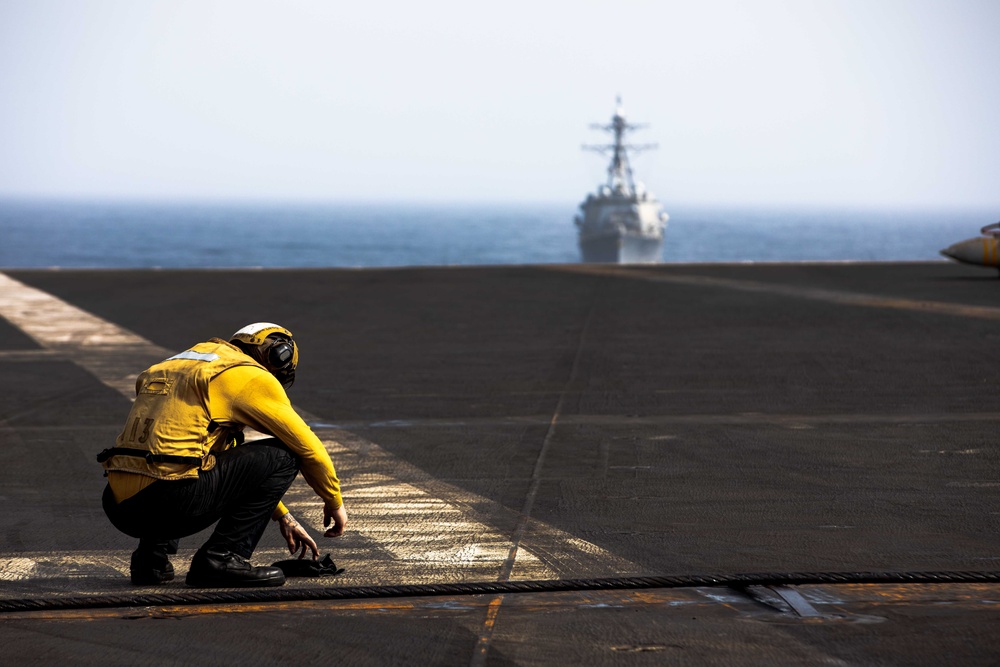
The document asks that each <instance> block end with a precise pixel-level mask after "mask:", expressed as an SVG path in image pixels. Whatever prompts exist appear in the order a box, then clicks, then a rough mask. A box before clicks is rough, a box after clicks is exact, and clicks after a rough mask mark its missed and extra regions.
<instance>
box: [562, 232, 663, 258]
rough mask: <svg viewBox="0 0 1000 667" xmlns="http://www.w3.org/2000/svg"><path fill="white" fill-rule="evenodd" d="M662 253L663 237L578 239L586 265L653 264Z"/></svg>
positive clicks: (612, 235) (620, 236) (611, 235)
mask: <svg viewBox="0 0 1000 667" xmlns="http://www.w3.org/2000/svg"><path fill="white" fill-rule="evenodd" d="M662 252H663V237H659V238H650V237H646V236H638V235H635V234H609V235H605V236H591V237H587V238H583V237H581V238H580V255H581V257H582V259H583V261H584V262H586V263H588V264H655V263H657V262H659V261H660V259H661V254H662Z"/></svg>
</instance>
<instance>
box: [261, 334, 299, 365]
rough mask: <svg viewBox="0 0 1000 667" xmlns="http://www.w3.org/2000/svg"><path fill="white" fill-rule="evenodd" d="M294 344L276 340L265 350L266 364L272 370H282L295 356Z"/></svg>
mask: <svg viewBox="0 0 1000 667" xmlns="http://www.w3.org/2000/svg"><path fill="white" fill-rule="evenodd" d="M293 345H294V343H291V342H289V341H287V340H281V339H278V340H277V341H276V342H275V343H274V344H272V345H271V346H270V347H268V348H267V363H268V365H270V366H271V367H272V368H282V367H283V366H284V365H285V364H287V363H288V362H290V361H291V360H292V357H293V356H295V348H294V347H293Z"/></svg>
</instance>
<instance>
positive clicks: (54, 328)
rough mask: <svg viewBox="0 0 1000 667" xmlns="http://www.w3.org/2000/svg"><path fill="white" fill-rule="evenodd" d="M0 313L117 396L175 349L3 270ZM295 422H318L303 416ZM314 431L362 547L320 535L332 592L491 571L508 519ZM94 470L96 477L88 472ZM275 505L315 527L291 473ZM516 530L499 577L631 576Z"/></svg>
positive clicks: (362, 444) (0, 561)
mask: <svg viewBox="0 0 1000 667" xmlns="http://www.w3.org/2000/svg"><path fill="white" fill-rule="evenodd" d="M0 316H2V317H3V318H5V319H6V320H8V321H9V322H11V324H13V325H15V326H16V327H18V328H19V329H21V330H22V331H24V332H25V333H26V334H28V335H29V336H31V337H32V338H33V339H34V340H35V341H37V342H38V344H39V345H40V346H42V348H44V349H46V350H50V351H53V352H56V353H58V354H59V355H61V356H63V357H65V358H67V359H68V360H70V361H72V362H74V363H76V364H77V365H79V366H81V367H82V368H84V369H85V370H87V371H89V372H90V373H92V374H93V375H94V376H95V377H96V378H97V379H98V380H100V381H101V382H102V383H104V384H105V385H107V386H109V387H112V388H114V389H116V390H117V391H119V392H120V393H121V394H122V395H123V396H126V397H128V398H129V399H131V398H132V396H133V395H134V393H135V388H134V387H135V378H136V375H137V374H138V372H139V371H141V370H143V369H145V368H146V367H148V366H149V365H150V364H152V363H155V362H157V361H159V360H162V359H164V358H166V357H168V356H170V355H171V354H173V353H175V352H176V350H167V349H165V348H163V347H160V346H158V345H155V344H154V343H152V342H150V341H148V340H146V339H145V338H142V337H141V336H139V335H137V334H135V333H133V332H131V331H127V330H125V329H123V328H121V327H118V326H117V325H115V324H113V323H111V322H108V321H106V320H103V319H101V318H99V317H97V316H95V315H93V314H91V313H88V312H86V311H83V310H81V309H79V308H77V307H75V306H73V305H71V304H69V303H66V302H65V301H62V300H61V299H58V298H56V297H55V296H53V295H51V294H48V293H46V292H43V291H41V290H38V289H35V288H33V287H30V286H28V285H25V284H23V283H21V282H19V281H17V280H14V279H12V278H10V277H9V276H6V275H5V274H3V273H0ZM0 361H3V360H2V359H0ZM300 412H301V411H300ZM303 415H304V417H305V418H307V419H309V420H316V421H318V420H317V419H316V418H315V417H314V416H313V415H308V414H306V413H303ZM316 431H317V435H320V437H321V440H322V441H323V443H324V445H326V447H327V449H328V450H329V451H330V454H331V456H332V458H333V460H334V461H335V462H336V464H337V467H338V470H339V472H340V473H341V477H342V478H343V479H344V480H345V497H346V499H347V507H348V512H349V516H350V521H351V523H350V525H349V530H350V531H351V532H353V533H355V534H356V535H360V536H361V537H363V538H364V540H365V541H367V542H365V543H364V544H359V545H357V546H355V547H353V548H347V547H344V546H342V545H343V543H344V541H338V542H330V541H326V540H321V548H322V549H323V550H324V551H325V550H328V549H331V548H332V549H333V550H334V556H335V560H337V562H338V564H341V565H345V566H347V568H348V572H347V573H346V574H345V575H342V576H341V577H339V578H338V579H337V584H338V585H361V584H366V583H367V584H370V583H372V579H373V578H374V579H377V580H379V581H390V582H392V583H396V584H418V583H429V582H439V581H441V580H443V579H446V580H447V581H449V582H456V581H483V580H491V579H496V578H497V577H498V576H499V575H500V572H501V568H502V567H504V564H505V561H506V560H507V558H508V556H509V554H510V550H511V541H512V537H513V536H512V535H510V534H508V533H506V532H504V531H501V530H498V529H497V528H495V527H494V524H495V523H497V522H498V521H502V522H503V523H507V524H511V525H513V524H514V523H515V521H516V518H517V516H516V515H517V513H516V512H514V511H512V510H509V509H507V508H504V507H503V506H501V505H500V504H499V503H497V502H495V501H493V500H490V499H489V498H484V497H482V496H478V495H475V494H473V493H470V492H468V491H465V490H464V489H461V488H460V487H457V486H455V485H452V484H449V483H447V482H445V481H442V480H438V479H435V478H433V477H431V476H430V475H428V474H427V473H425V472H423V471H422V470H420V469H419V468H417V467H416V466H413V465H411V464H409V463H406V462H405V461H403V460H401V459H399V458H397V457H396V456H394V455H393V454H391V453H389V452H388V451H386V450H385V449H383V448H382V447H380V446H379V445H378V444H376V443H374V442H371V441H369V440H365V439H364V438H361V437H359V436H357V435H355V434H353V433H350V432H348V431H344V430H341V429H329V428H327V429H316ZM95 465H96V464H95ZM95 474H98V470H97V468H96V467H95ZM286 501H287V504H288V505H289V507H290V509H291V510H292V511H293V512H294V513H295V514H296V515H298V516H300V517H301V518H303V519H306V520H308V521H309V523H310V525H312V526H313V527H314V528H316V529H317V530H319V529H320V527H321V525H322V505H321V504H320V503H319V501H318V499H317V498H316V496H315V494H314V493H313V491H312V490H311V489H310V488H309V487H308V485H307V484H306V483H305V482H304V481H303V480H302V479H301V477H300V478H299V479H298V480H297V481H296V483H295V484H294V485H293V486H292V488H291V489H290V490H289V492H288V494H287V495H286ZM523 532H524V536H525V539H524V540H523V541H522V543H521V544H520V549H519V550H518V558H517V561H516V563H514V564H513V571H512V573H511V578H518V579H552V578H558V577H559V576H560V572H559V570H564V571H570V572H572V574H573V576H575V577H589V576H609V575H614V574H622V575H625V574H634V573H638V572H641V571H642V568H640V567H639V566H638V565H636V564H634V563H632V562H630V561H627V560H625V559H622V558H619V557H617V556H615V555H613V554H611V553H610V552H607V551H605V550H604V549H602V548H600V547H598V546H597V545H594V544H591V543H590V542H586V541H584V540H580V539H578V538H575V537H573V536H572V535H570V534H568V533H564V532H563V531H561V530H559V529H557V528H554V527H552V526H549V525H547V524H545V523H544V522H541V521H536V520H533V519H532V520H530V521H529V522H528V524H527V526H526V527H525V528H524V531H523ZM355 542H358V540H355ZM533 544H534V545H536V549H537V550H540V552H541V553H544V556H545V557H544V561H543V559H539V558H538V557H536V555H534V553H533V550H532V546H533ZM194 546H197V545H194ZM193 551H194V549H193V548H192V549H191V552H192V553H193ZM184 556H185V554H184V553H182V554H178V558H177V565H179V568H178V570H179V571H182V570H183V568H184V564H185V563H186V562H187V560H188V559H186V558H184ZM387 556H388V557H387ZM272 557H273V560H279V559H281V558H287V554H286V553H283V552H280V551H275V552H274V553H266V552H265V551H261V550H258V554H257V556H256V558H258V559H259V560H260V562H271V560H268V558H272ZM74 558H76V559H77V560H78V565H80V568H81V572H82V571H92V572H93V571H96V570H95V568H96V569H97V570H100V569H103V571H105V572H107V573H108V574H113V573H115V572H127V568H128V552H127V551H121V552H113V553H107V552H96V553H93V554H79V553H78V554H77V555H75V556H74ZM24 559H29V560H31V561H32V562H33V563H35V564H45V563H47V562H48V560H49V556H46V555H45V554H25V553H6V554H4V553H0V573H2V574H6V576H9V577H11V578H12V580H14V581H21V582H24V583H27V582H28V581H30V582H31V583H32V585H33V586H35V587H34V588H33V589H32V590H35V591H37V590H38V586H37V584H39V582H40V580H44V579H46V577H44V576H41V575H39V574H38V572H37V569H36V568H35V567H33V565H32V564H31V563H28V562H26V561H25V560H24ZM7 563H11V564H13V563H16V567H15V566H14V565H6V566H5V564H7ZM375 563H377V566H375ZM352 564H356V567H352ZM64 565H65V564H64ZM508 566H509V565H508ZM38 569H44V568H38ZM31 573H34V574H31ZM63 585H64V584H63ZM44 587H45V586H44V585H42V588H44ZM22 590H23V589H22V588H19V587H14V588H11V587H10V586H5V587H4V589H3V591H2V592H0V596H2V597H18V596H19V595H20V596H23V595H24V593H23V592H21V593H19V591H22Z"/></svg>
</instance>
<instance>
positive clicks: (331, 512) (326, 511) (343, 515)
mask: <svg viewBox="0 0 1000 667" xmlns="http://www.w3.org/2000/svg"><path fill="white" fill-rule="evenodd" d="M331 521H332V522H333V526H332V527H330V528H329V530H327V531H326V532H325V533H323V535H324V536H325V537H340V536H341V535H343V534H344V529H345V528H347V510H345V509H344V506H343V504H341V506H340V507H331V503H330V501H329V500H328V501H326V505H325V506H324V507H323V527H324V528H325V527H327V526H329V525H330V522H331Z"/></svg>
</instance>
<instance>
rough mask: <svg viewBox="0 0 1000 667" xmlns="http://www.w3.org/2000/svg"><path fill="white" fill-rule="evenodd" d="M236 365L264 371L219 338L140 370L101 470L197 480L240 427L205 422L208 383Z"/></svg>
mask: <svg viewBox="0 0 1000 667" xmlns="http://www.w3.org/2000/svg"><path fill="white" fill-rule="evenodd" d="M236 366H257V367H259V368H261V370H264V371H265V372H266V369H264V367H263V366H261V365H260V364H258V363H257V362H256V361H254V360H253V359H251V358H250V357H248V356H247V355H245V354H243V352H241V351H240V350H239V349H238V348H236V347H235V346H233V345H230V344H229V343H227V342H225V341H223V340H221V339H219V338H213V339H212V340H210V341H208V342H205V343H199V344H198V345H195V346H194V347H192V348H191V349H189V350H186V351H184V352H181V353H180V354H176V355H174V356H172V357H170V358H169V359H166V360H165V361H161V362H160V363H158V364H156V365H154V366H151V367H150V368H148V369H147V370H145V371H144V372H143V373H142V374H140V375H139V378H138V379H137V380H136V385H135V386H136V399H135V403H134V404H133V405H132V410H131V411H130V412H129V415H128V419H127V420H126V422H125V428H124V430H123V431H122V432H121V434H120V435H119V436H118V439H117V440H116V441H115V447H114V449H113V450H105V452H104V453H102V455H104V454H110V456H109V457H108V458H106V459H105V460H103V461H101V462H102V464H103V465H104V469H105V470H119V471H122V472H131V473H138V474H140V475H146V476H148V477H153V478H155V479H169V480H176V479H184V478H189V477H197V476H198V470H199V469H201V470H210V469H211V468H212V467H214V466H215V456H213V455H212V454H211V452H212V450H213V449H226V448H228V447H229V446H231V445H232V444H233V441H234V436H235V435H236V433H237V432H239V431H241V430H242V428H241V427H238V426H236V425H234V424H216V423H214V422H212V421H211V417H210V415H211V410H210V407H209V404H208V400H209V399H208V396H209V395H208V383H209V382H211V380H212V378H214V377H215V376H217V375H218V374H219V373H222V372H223V371H225V370H228V369H230V368H234V367H236ZM227 427H228V428H227ZM123 450H124V452H123ZM126 452H127V453H126ZM98 460H100V458H99V459H98Z"/></svg>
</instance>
